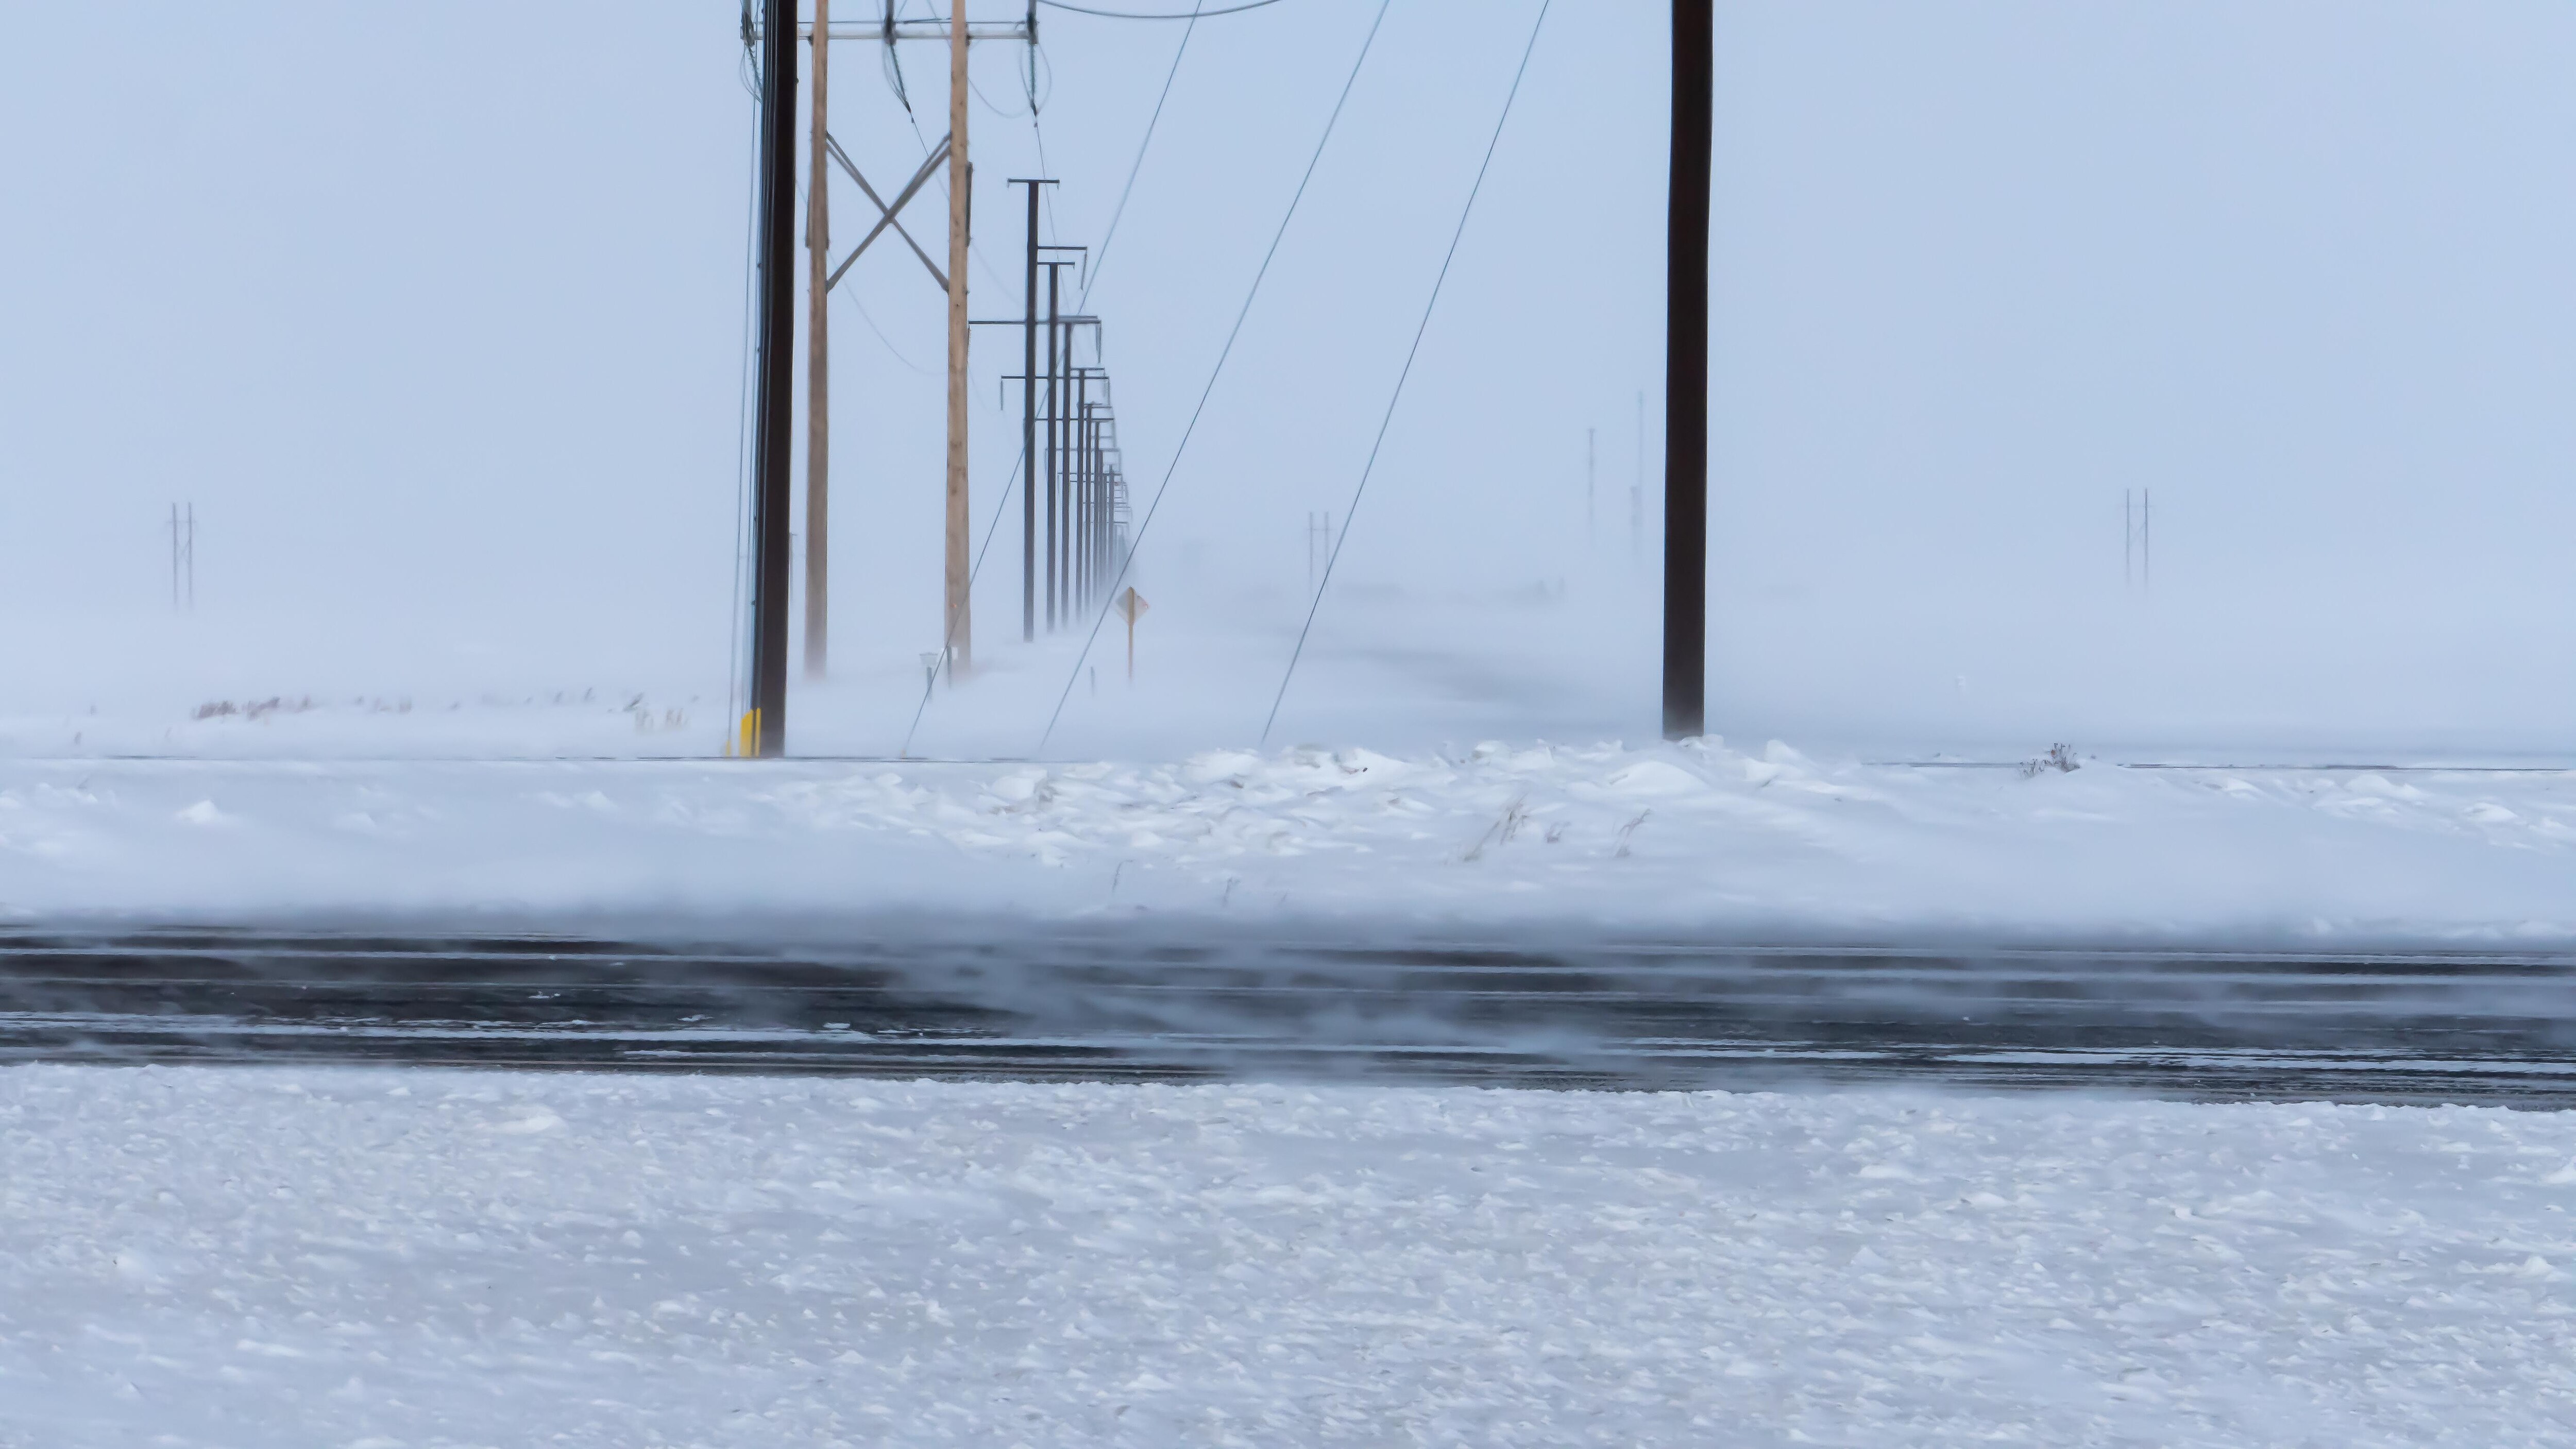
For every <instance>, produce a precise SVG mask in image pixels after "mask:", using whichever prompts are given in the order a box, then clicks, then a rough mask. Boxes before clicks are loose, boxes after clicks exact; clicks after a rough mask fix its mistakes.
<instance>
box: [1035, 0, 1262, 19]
mask: <svg viewBox="0 0 2576 1449" xmlns="http://www.w3.org/2000/svg"><path fill="white" fill-rule="evenodd" d="M1038 3H1039V4H1040V5H1045V6H1049V7H1052V8H1054V9H1057V10H1070V11H1072V12H1073V13H1075V14H1076V15H1096V16H1099V17H1100V18H1101V19H1103V20H1197V19H1200V18H1202V17H1205V16H1210V15H1240V14H1242V13H1243V12H1244V11H1246V10H1258V9H1260V8H1261V7H1262V6H1264V5H1276V4H1278V3H1279V0H1244V3H1242V4H1239V5H1229V6H1227V7H1225V8H1224V9H1222V10H1169V11H1147V10H1094V9H1093V8H1091V7H1090V6H1088V5H1071V4H1067V3H1066V0H1038Z"/></svg>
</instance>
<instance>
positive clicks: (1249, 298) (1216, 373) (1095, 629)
mask: <svg viewBox="0 0 2576 1449" xmlns="http://www.w3.org/2000/svg"><path fill="white" fill-rule="evenodd" d="M1392 3H1393V0H1378V7H1377V15H1376V17H1375V18H1374V19H1372V20H1370V21H1369V28H1368V35H1367V37H1366V38H1365V39H1363V40H1362V41H1361V42H1360V53H1359V55H1358V56H1357V57H1356V58H1355V59H1353V60H1352V61H1351V73H1350V75H1349V76H1348V77H1347V78H1345V79H1344V80H1343V81H1342V93H1341V95H1340V96H1339V97H1338V98H1336V99H1335V100H1334V102H1333V113H1332V114H1331V115H1330V116H1328V117H1326V118H1325V120H1324V134H1322V135H1321V136H1318V137H1316V138H1315V154H1314V155H1312V156H1310V157H1308V158H1307V159H1306V171H1305V174H1304V175H1302V176H1300V177H1298V178H1297V190H1296V193H1295V194H1294V195H1292V196H1290V197H1289V198H1288V210H1287V213H1286V214H1285V215H1283V216H1281V217H1280V218H1279V229H1278V230H1277V231H1275V232H1273V233H1271V236H1270V249H1269V250H1268V251H1266V252H1264V253H1262V255H1261V266H1260V269H1259V270H1257V271H1255V272H1254V273H1253V274H1252V286H1251V288H1250V289H1249V290H1247V291H1246V292H1245V293H1244V294H1243V306H1242V308H1241V309H1240V310H1238V311H1237V312H1236V313H1235V314H1234V327H1233V328H1232V330H1230V331H1228V332H1227V333H1226V334H1225V346H1224V347H1222V348H1220V349H1218V351H1217V355H1216V365H1215V366H1214V367H1212V368H1210V369H1208V380H1207V386H1205V387H1204V388H1201V389H1200V390H1199V401H1198V406H1196V407H1194V408H1192V409H1191V410H1190V420H1189V423H1188V425H1187V426H1185V427H1183V428H1182V429H1181V440H1180V442H1179V443H1178V444H1177V445H1176V446H1174V447H1173V449H1172V461H1171V462H1170V463H1169V464H1167V465H1165V467H1164V469H1163V481H1162V482H1160V483H1158V484H1156V485H1155V486H1154V497H1153V501H1152V502H1150V503H1148V504H1146V505H1145V516H1144V517H1143V518H1141V519H1139V520H1137V523H1136V532H1135V534H1134V536H1133V537H1132V538H1131V539H1130V540H1129V542H1128V545H1127V549H1126V552H1125V554H1124V555H1123V556H1122V557H1121V558H1120V559H1119V560H1118V571H1117V574H1116V576H1115V577H1113V578H1112V579H1111V580H1110V583H1109V588H1108V590H1107V591H1106V592H1105V594H1104V595H1103V599H1104V602H1103V603H1102V605H1101V607H1100V609H1099V611H1098V612H1097V613H1095V614H1093V615H1092V616H1091V632H1090V633H1088V634H1086V635H1084V636H1083V640H1082V652H1081V653H1080V654H1077V655H1075V656H1074V661H1073V673H1071V674H1069V675H1067V676H1066V677H1065V681H1064V692H1063V693H1061V694H1058V695H1057V696H1056V700H1055V708H1054V710H1053V711H1051V712H1050V713H1049V714H1048V715H1047V722H1046V730H1045V732H1044V733H1042V734H1040V735H1039V736H1038V748H1037V751H1036V753H1040V754H1043V753H1044V752H1045V751H1046V745H1047V741H1048V740H1050V739H1052V738H1054V736H1055V727H1056V722H1057V721H1058V720H1060V719H1062V718H1064V706H1065V702H1066V701H1067V700H1070V699H1072V698H1073V686H1074V684H1075V682H1076V681H1078V680H1080V679H1081V678H1082V666H1083V665H1084V664H1085V663H1086V662H1088V661H1089V660H1090V658H1091V646H1092V645H1093V644H1095V643H1097V642H1098V641H1099V639H1100V626H1101V625H1102V624H1103V623H1105V622H1107V620H1108V618H1109V606H1108V604H1107V602H1105V601H1106V600H1108V599H1114V598H1116V597H1117V595H1118V586H1119V585H1120V584H1122V583H1124V582H1126V580H1127V572H1128V569H1129V567H1130V566H1131V565H1132V564H1133V563H1134V562H1135V558H1136V550H1137V549H1138V548H1141V547H1143V546H1144V542H1145V533H1146V531H1147V530H1148V529H1151V528H1152V527H1153V526H1154V516H1155V515H1156V514H1157V513H1159V512H1161V511H1162V507H1163V495H1164V494H1165V493H1167V492H1169V491H1170V490H1171V486H1172V475H1173V474H1174V473H1177V472H1178V471H1180V466H1181V457H1182V455H1183V454H1184V453H1186V452H1187V451H1188V450H1189V446H1190V438H1191V437H1192V436H1193V435H1195V434H1196V433H1197V432H1198V427H1199V419H1200V417H1202V416H1203V415H1205V414H1206V412H1207V405H1208V399H1209V398H1210V397H1211V396H1213V395H1214V394H1215V392H1216V383H1217V379H1218V378H1219V377H1221V376H1223V375H1224V373H1225V363H1226V359H1227V358H1229V357H1232V356H1233V355H1234V344H1235V340H1236V339H1237V338H1240V337H1241V336H1242V335H1243V324H1244V320H1245V319H1246V318H1248V317H1250V316H1251V315H1252V304H1253V301H1254V299H1256V298H1258V297H1259V296H1260V295H1261V282H1262V279H1263V278H1265V277H1267V276H1269V275H1270V264H1271V262H1272V261H1273V260H1275V259H1276V258H1277V257H1278V255H1279V244H1280V243H1281V242H1282V241H1284V240H1286V239H1287V236H1288V224H1289V223H1290V222H1292V221H1294V220H1296V218H1297V207H1298V204H1299V203H1301V202H1303V201H1304V200H1305V199H1306V187H1307V185H1308V184H1309V183H1311V182H1312V181H1313V180H1314V179H1315V168H1316V167H1317V166H1319V165H1321V164H1323V160H1324V148H1325V147H1326V146H1327V145H1329V144H1330V143H1331V141H1332V139H1333V129H1334V127H1336V126H1338V125H1339V124H1340V123H1341V119H1342V109H1343V107H1345V106H1347V105H1349V104H1350V99H1351V88H1352V87H1354V86H1356V85H1358V84H1359V79H1360V68H1361V67H1362V66H1364V65H1366V64H1367V63H1368V57H1369V51H1370V49H1371V48H1372V47H1374V46H1375V45H1376V44H1377V33H1378V31H1379V29H1380V28H1381V27H1383V26H1384V25H1385V24H1386V12H1387V8H1388V6H1389V5H1391V4H1392Z"/></svg>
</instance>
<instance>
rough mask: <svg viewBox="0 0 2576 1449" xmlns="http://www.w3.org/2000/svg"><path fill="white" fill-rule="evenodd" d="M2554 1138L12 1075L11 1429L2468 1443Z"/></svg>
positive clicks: (2447, 1120)
mask: <svg viewBox="0 0 2576 1449" xmlns="http://www.w3.org/2000/svg"><path fill="white" fill-rule="evenodd" d="M2571 1206H2576V1115H2566V1114H2558V1115H2537V1114H2524V1113H2514V1112H2507V1111H2501V1110H2493V1109H2472V1108H2443V1109H2380V1108H2367V1107H2360V1108H2339V1107H2319V1106H2248V1107H2205V1106H2180V1105H2171V1104H2159V1103H2146V1102H2118V1101H2104V1100H2090V1099H2081V1098H2066V1097H2053V1098H2008V1099H1986V1098H1945V1097H1932V1096H1906V1095H1850V1096H1817V1097H1775V1096H1727V1095H1718V1094H1705V1095H1627V1096H1608V1095H1586V1094H1545V1093H1514V1092H1485V1091H1461V1090H1420V1091H1406V1090H1383V1089H1380V1090H1361V1089H1332V1090H1302V1089H1287V1088H1238V1087H1187V1088H1166V1087H1123V1086H1122V1087H1109V1086H1056V1087H1047V1086H976V1085H944V1086H929V1085H921V1084H900V1083H883V1082H863V1081H848V1080H799V1081H777V1080H767V1081H762V1080H740V1079H731V1080H709V1079H693V1078H633V1077H621V1078H613V1079H612V1078H597V1077H581V1076H567V1075H555V1076H524V1075H505V1074H479V1075H478V1074H462V1073H448V1072H437V1071H376V1070H331V1071H315V1072H284V1071H250V1070H216V1069H190V1070H178V1071H167V1070H115V1069H83V1068H62V1067H18V1068H11V1069H8V1070H6V1071H0V1445H6V1446H9V1449H37V1446H43V1449H81V1446H110V1445H113V1446H126V1445H134V1444H146V1443H152V1444H166V1445H173V1446H186V1445H228V1446H259V1449H299V1446H307V1445H310V1446H323V1445H330V1446H342V1445H350V1444H369V1445H376V1446H390V1445H397V1444H401V1445H469V1444H473V1445H479V1444H565V1445H603V1446H605V1445H614V1446H628V1445H645V1444H693V1445H694V1444H704V1445H742V1446H755V1445H757V1446H763V1449H768V1446H775V1445H783V1444H799V1445H803V1444H814V1445H829V1444H879V1443H901V1444H932V1443H963V1444H978V1445H1007V1444H1014V1443H1020V1444H1030V1445H1050V1446H1068V1445H1082V1444H1103V1445H1140V1446H1142V1445H1166V1444H1183V1443H1191V1444H1197V1443H1205V1444H1245V1445H1313V1444H1339V1443H1348V1444H1397V1443H1435V1444H1436V1443H1475V1444H1529V1445H1560V1444H1605V1445H1639V1444H1673V1445H1682V1444H1690V1445H1699V1444H1730V1445H1733V1444H1746V1445H1763V1444H1781V1443H1793V1442H1821V1443H1832V1444H1851V1445H1870V1446H1901V1445H1937V1444H1971V1443H1975V1444H1984V1443H1996V1442H2001V1443H2024V1444H2034V1445H2049V1446H2063V1445H2084V1444H2115V1443H2117V1444H2157V1445H2232V1444H2244V1445H2285V1444H2331V1445H2336V1446H2339V1449H2341V1446H2367V1445H2406V1446H2420V1445H2430V1444H2458V1445H2471V1446H2477V1449H2492V1446H2498V1445H2509V1444H2537V1443H2543V1442H2557V1443H2564V1442H2567V1439H2568V1436H2570V1435H2571V1434H2576V1381H2571V1379H2570V1378H2569V1376H2568V1374H2567V1372H2566V1369H2567V1365H2568V1364H2569V1363H2570V1362H2571V1361H2576V1287H2571V1281H2570V1278H2569V1275H2568V1272H2567V1265H2568V1264H2569V1263H2571V1262H2576V1224H2571V1222H2570V1219H2569V1216H2568V1212H2567V1209H2568V1208H2569V1207H2571Z"/></svg>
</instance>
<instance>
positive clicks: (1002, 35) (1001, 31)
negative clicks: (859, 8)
mask: <svg viewBox="0 0 2576 1449" xmlns="http://www.w3.org/2000/svg"><path fill="white" fill-rule="evenodd" d="M1183 18H1184V19H1186V18H1188V17H1187V16H1186V14H1184V16H1183ZM1030 31H1031V26H1030V25H1029V23H1028V22H1027V21H1025V20H1011V21H999V20H995V21H980V22H979V21H969V22H967V25H966V38H967V39H968V40H1027V39H1029V38H1030ZM828 32H829V34H830V35H831V37H832V39H834V40H946V39H948V36H949V32H948V22H947V21H946V20H897V21H895V22H894V23H893V24H892V25H890V26H889V25H887V24H885V23H883V22H879V21H856V20H853V21H839V20H836V21H833V22H832V24H831V25H830V27H829V28H828ZM796 36H797V38H798V39H800V40H810V39H812V38H813V36H814V22H813V21H811V20H800V21H798V22H796Z"/></svg>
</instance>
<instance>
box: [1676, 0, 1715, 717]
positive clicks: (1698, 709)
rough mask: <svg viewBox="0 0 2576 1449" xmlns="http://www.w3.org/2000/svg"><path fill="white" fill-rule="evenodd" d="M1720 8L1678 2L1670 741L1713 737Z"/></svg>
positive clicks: (1703, 1) (1710, 2)
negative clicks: (1712, 346)
mask: <svg viewBox="0 0 2576 1449" xmlns="http://www.w3.org/2000/svg"><path fill="white" fill-rule="evenodd" d="M1715 9H1716V5H1715V0H1673V144H1672V175H1671V187H1672V189H1671V192H1670V200H1669V202H1668V204H1667V210H1666V213H1665V216H1666V223H1667V226H1668V229H1669V234H1668V236H1667V239H1666V244H1665V245H1666V251H1665V258H1666V260H1665V268H1666V275H1665V281H1664V295H1665V302H1664V307H1665V312H1664V738H1666V739H1668V740H1679V739H1688V738H1690V737H1692V736H1694V735H1700V734H1705V733H1707V729H1708V172H1709V140H1710V131H1711V129H1712V126H1713V116H1712V111H1713V105H1712V94H1713V92H1714V91H1715V89H1716V85H1715V75H1714V72H1715V70H1716V63H1717V59H1716V57H1717V27H1716V20H1715V15H1714V12H1715Z"/></svg>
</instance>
